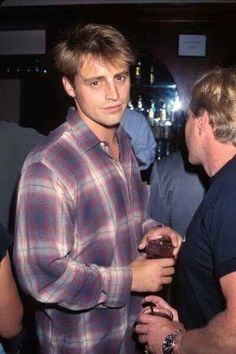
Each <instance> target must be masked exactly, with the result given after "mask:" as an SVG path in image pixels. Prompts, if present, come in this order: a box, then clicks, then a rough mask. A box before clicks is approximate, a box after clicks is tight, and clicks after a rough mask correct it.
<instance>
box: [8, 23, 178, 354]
mask: <svg viewBox="0 0 236 354" xmlns="http://www.w3.org/2000/svg"><path fill="white" fill-rule="evenodd" d="M54 55H55V63H56V66H57V68H58V70H59V72H60V73H61V75H62V82H63V86H64V89H65V91H66V93H67V94H68V95H69V96H70V97H72V98H73V99H74V103H75V107H71V108H70V109H69V111H68V115H67V120H66V122H65V123H64V124H62V125H61V126H60V127H58V128H57V129H56V130H55V131H54V132H52V133H51V134H50V135H49V136H48V137H47V138H46V139H45V140H44V142H43V144H41V145H39V146H38V147H37V148H35V149H34V150H33V151H32V152H31V153H30V155H29V156H28V157H27V159H26V161H25V163H24V167H23V170H22V175H21V180H20V184H19V190H18V202H17V219H16V235H17V237H16V241H15V247H14V260H15V264H16V270H17V274H18V278H19V281H20V284H21V286H22V289H23V290H24V291H25V292H26V293H27V294H30V295H31V296H32V297H33V298H34V299H35V300H37V301H38V303H39V307H38V308H37V311H36V324H37V334H38V338H39V342H40V353H46V354H52V353H62V352H64V353H80V354H85V353H87V354H93V353H94V354H95V353H96V354H98V353H103V354H106V353H110V352H113V353H123V354H125V353H127V354H128V353H135V352H136V349H135V347H136V342H135V341H134V339H133V338H132V336H133V329H134V322H135V320H136V317H137V314H138V312H139V311H140V309H141V304H142V296H141V294H142V293H143V292H149V291H158V290H159V289H161V288H162V286H163V285H164V284H168V283H170V282H171V279H172V275H173V273H174V264H175V260H174V258H167V259H154V260H148V259H146V258H145V256H144V255H140V253H139V251H138V249H141V250H142V249H144V247H145V245H146V238H147V237H148V236H150V235H152V237H160V236H161V234H162V233H163V232H164V233H167V234H169V235H170V237H171V238H172V242H173V244H174V246H175V249H174V256H176V255H177V253H178V250H179V247H180V244H181V237H180V236H179V235H178V234H177V233H176V232H175V231H173V230H171V229H170V228H168V227H163V228H162V227H159V226H160V225H158V223H157V222H155V221H154V220H152V219H147V218H146V211H147V190H146V186H145V185H143V184H142V181H141V177H140V172H139V168H138V164H137V160H136V157H135V156H134V154H133V151H132V145H131V138H130V137H129V135H128V134H127V133H126V132H125V131H124V129H123V128H122V126H120V124H119V123H120V121H121V119H122V116H123V114H124V111H125V109H126V106H127V103H128V100H129V94H130V74H129V67H130V66H131V65H133V64H134V60H135V58H134V55H133V52H132V50H131V48H130V45H129V43H128V42H127V40H126V39H125V38H124V36H123V35H122V34H121V33H120V32H119V31H117V30H116V29H114V28H113V27H111V26H106V25H96V24H88V25H86V26H84V27H82V28H75V29H74V30H72V31H69V32H68V33H67V34H66V35H65V38H64V39H63V40H62V41H61V42H60V43H59V44H58V45H57V46H56V48H55V51H54Z"/></svg>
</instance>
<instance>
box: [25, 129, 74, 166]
mask: <svg viewBox="0 0 236 354" xmlns="http://www.w3.org/2000/svg"><path fill="white" fill-rule="evenodd" d="M66 126H67V123H66V122H65V123H63V124H61V125H60V126H59V127H57V128H56V129H55V130H53V131H51V132H50V134H49V135H48V136H44V137H43V139H42V140H41V141H40V143H39V144H37V145H36V146H35V147H34V148H33V149H32V150H31V151H30V153H29V155H28V156H27V160H26V162H25V165H27V164H32V163H37V162H44V163H46V164H47V163H48V162H49V161H51V162H52V161H54V160H55V161H56V160H58V159H59V157H60V159H62V157H63V156H65V155H66V154H65V151H66V149H67V147H68V146H70V144H69V143H68V140H69V139H68V138H66V135H68V134H69V133H68V130H67V128H66Z"/></svg>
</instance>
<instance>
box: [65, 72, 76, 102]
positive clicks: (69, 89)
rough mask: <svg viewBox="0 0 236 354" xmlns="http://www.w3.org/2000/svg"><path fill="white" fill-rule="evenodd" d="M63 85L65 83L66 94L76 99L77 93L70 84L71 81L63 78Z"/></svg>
mask: <svg viewBox="0 0 236 354" xmlns="http://www.w3.org/2000/svg"><path fill="white" fill-rule="evenodd" d="M62 83H63V86H64V89H65V91H66V93H67V94H68V95H69V96H70V97H73V98H75V91H74V88H73V86H72V84H71V82H70V80H69V79H68V78H67V77H66V76H63V78H62Z"/></svg>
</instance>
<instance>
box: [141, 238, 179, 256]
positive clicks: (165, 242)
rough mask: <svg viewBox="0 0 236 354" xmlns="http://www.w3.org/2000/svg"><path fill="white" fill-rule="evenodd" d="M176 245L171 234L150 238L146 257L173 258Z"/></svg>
mask: <svg viewBox="0 0 236 354" xmlns="http://www.w3.org/2000/svg"><path fill="white" fill-rule="evenodd" d="M173 250H174V246H173V244H172V242H171V239H170V237H169V236H166V235H165V236H162V237H161V238H157V239H153V240H148V243H147V246H146V257H147V258H148V259H155V258H171V257H172V255H173Z"/></svg>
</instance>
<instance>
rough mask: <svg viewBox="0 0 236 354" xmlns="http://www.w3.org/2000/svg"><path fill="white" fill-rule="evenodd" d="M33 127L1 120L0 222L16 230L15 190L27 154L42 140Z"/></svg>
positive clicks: (12, 230)
mask: <svg viewBox="0 0 236 354" xmlns="http://www.w3.org/2000/svg"><path fill="white" fill-rule="evenodd" d="M43 137H44V136H43V135H42V134H40V133H38V132H37V131H36V130H34V129H32V128H25V127H20V126H19V125H17V124H16V123H13V122H8V121H5V120H0V166H1V174H0V195H1V198H0V223H1V224H2V225H3V226H4V227H5V228H6V229H8V230H9V231H11V232H14V216H15V208H14V207H15V192H16V188H17V183H18V180H19V177H20V171H21V168H22V166H23V163H24V161H25V158H26V156H27V155H28V153H29V152H30V150H32V148H33V147H34V146H35V145H37V144H38V143H39V142H41V141H42V139H43Z"/></svg>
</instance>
